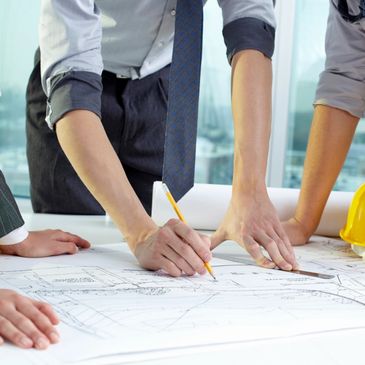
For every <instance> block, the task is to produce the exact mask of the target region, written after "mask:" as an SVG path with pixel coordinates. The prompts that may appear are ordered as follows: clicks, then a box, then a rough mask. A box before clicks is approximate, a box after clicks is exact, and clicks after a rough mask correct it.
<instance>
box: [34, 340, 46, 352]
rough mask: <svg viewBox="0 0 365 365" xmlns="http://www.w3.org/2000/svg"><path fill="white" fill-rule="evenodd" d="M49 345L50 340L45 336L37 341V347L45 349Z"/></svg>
mask: <svg viewBox="0 0 365 365" xmlns="http://www.w3.org/2000/svg"><path fill="white" fill-rule="evenodd" d="M48 345H49V342H48V341H47V340H45V339H44V338H38V339H37V341H36V348H37V349H39V350H43V349H45V348H47V347H48Z"/></svg>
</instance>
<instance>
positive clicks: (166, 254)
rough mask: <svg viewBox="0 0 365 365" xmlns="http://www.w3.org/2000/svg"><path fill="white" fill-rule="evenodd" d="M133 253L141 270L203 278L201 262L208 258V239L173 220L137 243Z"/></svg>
mask: <svg viewBox="0 0 365 365" xmlns="http://www.w3.org/2000/svg"><path fill="white" fill-rule="evenodd" d="M134 253H135V255H136V257H137V259H138V261H139V263H140V264H141V266H142V267H144V268H145V269H150V270H159V269H163V270H164V271H166V272H167V273H168V274H169V275H171V276H180V275H181V274H182V273H183V272H184V273H185V274H187V275H194V274H195V273H199V274H200V275H203V274H205V272H206V270H205V267H204V263H205V262H209V261H210V260H211V258H212V254H211V252H210V240H209V238H208V237H207V236H204V235H201V234H199V233H197V232H196V231H194V230H193V229H192V228H190V227H188V226H187V225H186V224H184V223H183V222H181V221H179V220H177V219H170V220H169V221H168V222H167V223H166V224H165V225H164V226H163V227H161V228H159V229H158V230H157V231H155V232H154V233H153V234H152V235H150V236H149V237H148V238H147V239H146V240H144V241H141V242H139V243H137V245H136V247H135V250H134Z"/></svg>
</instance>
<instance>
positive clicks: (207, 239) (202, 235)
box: [198, 232, 212, 249]
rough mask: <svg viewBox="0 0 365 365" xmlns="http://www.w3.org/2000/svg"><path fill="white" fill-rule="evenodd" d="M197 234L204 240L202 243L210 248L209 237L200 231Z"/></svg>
mask: <svg viewBox="0 0 365 365" xmlns="http://www.w3.org/2000/svg"><path fill="white" fill-rule="evenodd" d="M198 235H199V237H200V239H201V240H202V241H203V242H204V244H205V245H206V246H207V247H209V249H210V248H211V246H212V242H211V241H210V237H209V236H207V235H206V234H202V233H199V232H198Z"/></svg>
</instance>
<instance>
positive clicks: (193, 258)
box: [167, 231, 206, 275]
mask: <svg viewBox="0 0 365 365" xmlns="http://www.w3.org/2000/svg"><path fill="white" fill-rule="evenodd" d="M167 245H168V246H169V247H170V248H172V249H173V250H174V251H175V252H176V253H177V254H179V256H181V257H182V258H183V259H184V260H185V261H186V262H187V263H188V264H189V265H190V266H191V267H192V268H193V269H194V271H195V272H197V273H199V274H200V275H203V274H205V273H206V270H205V267H204V261H203V260H202V259H201V258H200V257H199V256H198V254H197V253H196V252H195V251H194V250H193V249H192V247H190V246H189V245H188V244H187V243H186V242H185V241H183V240H181V239H180V237H179V236H177V235H176V232H172V231H171V233H170V235H169V239H168V241H167Z"/></svg>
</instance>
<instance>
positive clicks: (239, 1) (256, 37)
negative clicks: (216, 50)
mask: <svg viewBox="0 0 365 365" xmlns="http://www.w3.org/2000/svg"><path fill="white" fill-rule="evenodd" d="M218 3H219V5H220V7H221V8H222V12H223V37H224V41H225V43H226V46H227V57H228V61H229V62H230V63H231V61H232V58H233V56H234V55H235V54H236V53H237V52H239V51H243V50H245V49H254V50H257V51H260V52H262V53H263V54H264V55H265V56H266V57H268V58H271V57H272V55H273V53H274V42H275V27H276V23H275V14H274V1H273V0H260V1H257V0H218Z"/></svg>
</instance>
